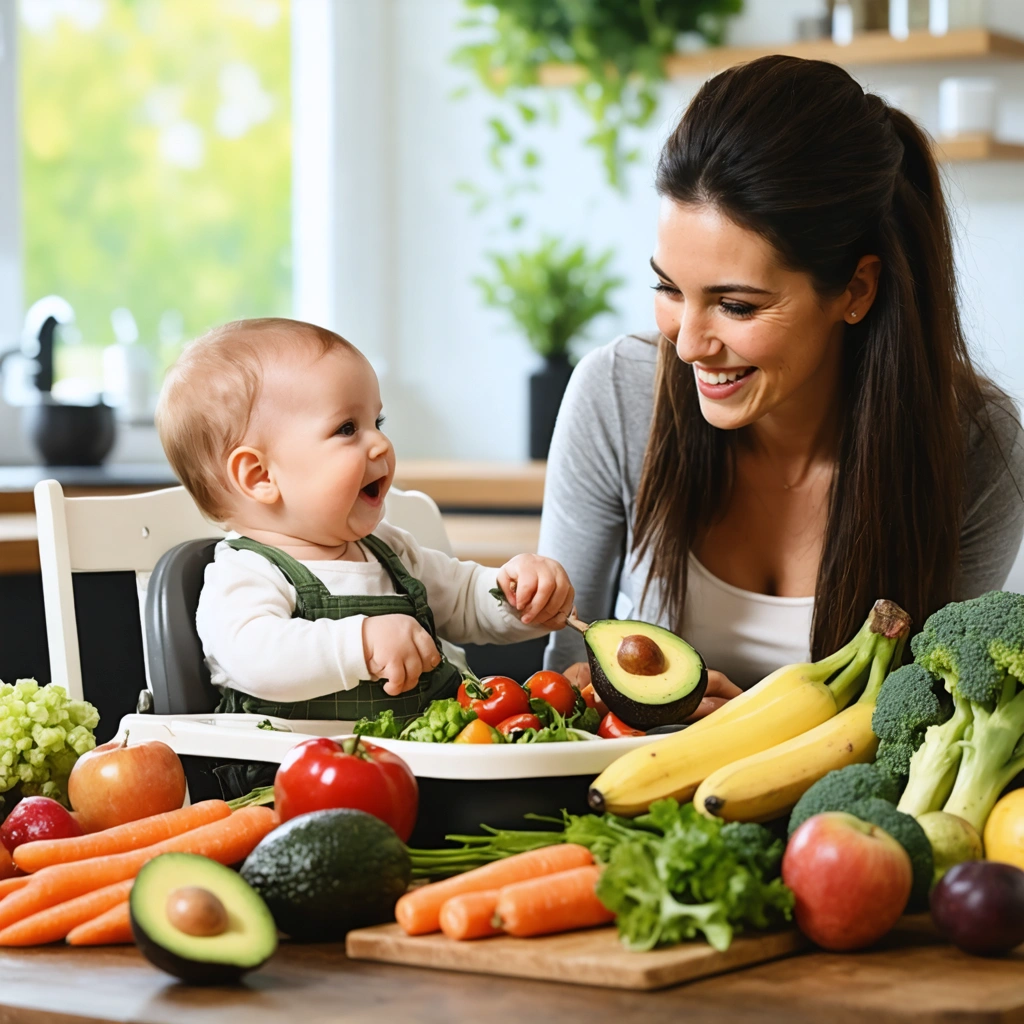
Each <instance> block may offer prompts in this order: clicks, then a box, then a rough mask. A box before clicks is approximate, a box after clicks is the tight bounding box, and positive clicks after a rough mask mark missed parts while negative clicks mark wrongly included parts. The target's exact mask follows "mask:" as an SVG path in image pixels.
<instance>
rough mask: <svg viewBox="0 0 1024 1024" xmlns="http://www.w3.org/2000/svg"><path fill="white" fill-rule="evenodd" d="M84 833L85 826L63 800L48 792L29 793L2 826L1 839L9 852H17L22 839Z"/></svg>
mask: <svg viewBox="0 0 1024 1024" xmlns="http://www.w3.org/2000/svg"><path fill="white" fill-rule="evenodd" d="M81 834H82V826H81V825H79V824H78V822H77V821H75V819H74V818H72V817H71V814H70V813H69V812H68V809H67V808H66V807H64V806H63V805H62V804H59V803H57V801H56V800H51V799H50V798H49V797H48V796H27V797H25V799H24V800H21V801H19V802H18V803H17V804H15V806H14V810H12V811H11V813H10V814H8V815H7V820H6V821H5V822H4V823H3V826H2V827H0V843H2V844H3V845H4V847H6V849H7V852H8V853H14V851H15V850H16V849H17V848H18V847H19V846H21V844H22V843H31V842H35V841H36V840H37V839H70V838H71V837H72V836H80V835H81Z"/></svg>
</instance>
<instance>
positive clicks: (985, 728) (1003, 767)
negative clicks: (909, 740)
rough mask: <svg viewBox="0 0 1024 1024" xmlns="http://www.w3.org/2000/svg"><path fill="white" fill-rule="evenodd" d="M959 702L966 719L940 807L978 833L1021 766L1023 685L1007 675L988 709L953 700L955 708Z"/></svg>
mask: <svg viewBox="0 0 1024 1024" xmlns="http://www.w3.org/2000/svg"><path fill="white" fill-rule="evenodd" d="M962 705H966V706H967V708H968V710H967V711H966V712H965V717H966V716H971V718H972V720H971V721H970V724H969V725H968V726H967V728H966V729H965V731H964V737H963V740H962V741H961V742H960V744H959V746H960V747H962V749H963V757H962V759H961V761H960V770H959V771H958V772H957V773H956V781H955V782H954V783H953V787H952V791H951V792H950V794H949V799H948V800H947V801H946V804H945V806H944V807H943V808H942V809H943V810H944V811H946V813H947V814H957V815H959V816H960V817H961V818H963V819H964V820H965V821H969V822H970V823H971V824H972V825H973V826H974V827H975V828H976V829H977V830H978V832H979V833H981V832H982V830H983V829H984V827H985V821H986V819H987V818H988V816H989V812H990V811H991V810H992V807H993V805H994V804H995V802H996V800H998V799H999V795H1000V793H1002V791H1003V790H1004V789H1005V788H1006V787H1007V786H1008V785H1009V783H1010V782H1011V781H1012V780H1013V777H1014V776H1015V775H1016V774H1017V773H1018V772H1021V771H1024V739H1022V737H1024V689H1021V688H1020V686H1019V684H1018V682H1017V680H1016V679H1014V678H1013V677H1012V676H1007V677H1006V679H1005V681H1004V682H1003V686H1002V691H1001V693H1000V695H999V697H998V699H997V700H996V704H995V707H994V708H993V709H992V710H991V711H990V710H989V709H988V708H986V707H985V705H983V704H967V702H965V701H963V700H962V699H960V700H958V701H957V708H958V710H959V708H960V707H961V706H962ZM954 717H955V716H954Z"/></svg>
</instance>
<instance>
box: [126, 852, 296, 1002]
mask: <svg viewBox="0 0 1024 1024" xmlns="http://www.w3.org/2000/svg"><path fill="white" fill-rule="evenodd" d="M128 906H129V910H130V912H131V921H132V935H133V936H134V937H135V943H136V945H137V946H138V947H139V949H140V950H141V951H142V953H143V954H144V955H145V956H146V958H147V959H148V960H149V961H150V962H151V963H152V964H154V965H155V966H156V967H159V968H160V969H161V970H164V971H166V972H167V973H168V974H173V975H174V976H175V977H176V978H180V979H181V980H182V981H186V982H189V983H190V984H193V985H223V984H229V983H231V982H235V981H238V979H239V978H241V977H242V975H243V974H246V973H247V972H249V971H252V970H255V969H256V968H257V967H259V966H260V965H261V964H263V963H264V962H266V960H267V959H269V957H270V956H271V955H272V954H273V952H274V950H275V949H277V926H276V925H275V924H274V918H273V917H272V916H271V914H270V911H269V910H268V909H267V905H266V903H264V902H263V900H262V898H261V897H260V896H259V895H258V894H257V893H256V892H255V891H254V890H253V888H252V886H250V885H249V884H248V883H247V882H246V881H245V880H244V879H243V878H242V877H241V875H239V874H237V873H236V872H234V871H232V870H231V869H230V868H226V867H224V865H223V864H218V863H217V862H216V861H214V860H210V859H209V858H208V857H200V856H198V855H196V854H193V853H163V854H161V855H160V856H159V857H154V858H153V859H152V860H151V861H149V863H147V864H146V865H145V866H144V867H143V868H142V870H141V871H140V872H139V875H138V877H137V878H136V880H135V884H134V885H133V886H132V891H131V896H130V898H129V901H128Z"/></svg>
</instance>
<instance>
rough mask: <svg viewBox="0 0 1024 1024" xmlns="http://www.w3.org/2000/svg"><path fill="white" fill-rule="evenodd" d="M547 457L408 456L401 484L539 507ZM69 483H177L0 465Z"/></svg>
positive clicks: (440, 499)
mask: <svg viewBox="0 0 1024 1024" xmlns="http://www.w3.org/2000/svg"><path fill="white" fill-rule="evenodd" d="M545 468H546V464H545V463H544V462H462V461H459V460H449V459H403V460H401V461H400V462H399V463H398V467H397V469H396V472H395V485H396V486H398V487H402V488H404V489H405V490H417V491H425V492H426V493H427V494H429V495H430V496H431V497H432V498H433V499H434V501H436V502H437V503H438V505H440V506H441V507H442V508H445V509H454V508H460V509H461V508H472V509H482V508H487V509H494V510H500V509H506V510H515V511H536V510H539V509H540V506H541V503H542V501H543V499H544V471H545ZM49 479H56V480H58V481H60V483H61V484H62V485H63V486H64V487H66V488H76V489H77V488H89V489H93V488H95V489H103V488H118V489H119V488H122V487H138V488H151V487H173V486H174V485H175V484H176V483H177V482H178V481H177V479H176V478H175V476H174V474H173V473H172V472H171V468H170V466H168V465H167V463H166V462H153V463H127V462H124V463H116V462H112V463H106V464H104V465H102V466H0V492H31V491H32V488H33V487H35V485H36V484H37V483H39V481H40V480H49Z"/></svg>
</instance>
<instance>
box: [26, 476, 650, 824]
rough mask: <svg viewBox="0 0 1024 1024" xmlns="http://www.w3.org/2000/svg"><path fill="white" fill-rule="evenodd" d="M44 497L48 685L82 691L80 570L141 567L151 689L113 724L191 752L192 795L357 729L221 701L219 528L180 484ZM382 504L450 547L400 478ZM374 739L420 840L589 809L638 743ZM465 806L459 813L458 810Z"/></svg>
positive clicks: (430, 506)
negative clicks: (410, 803)
mask: <svg viewBox="0 0 1024 1024" xmlns="http://www.w3.org/2000/svg"><path fill="white" fill-rule="evenodd" d="M35 503H36V516H37V520H38V530H39V560H40V566H41V571H42V581H43V601H44V607H45V615H46V630H47V644H48V647H49V653H50V664H51V680H52V682H54V683H58V684H60V685H62V686H64V687H66V688H67V691H68V693H69V695H70V696H72V697H74V698H77V699H82V698H83V697H84V696H85V694H84V692H83V685H82V669H81V660H80V656H79V641H78V629H77V624H76V616H75V604H74V592H73V588H72V575H73V574H74V573H76V572H112V571H125V570H129V571H132V572H134V573H135V574H136V580H137V586H138V590H139V595H140V614H141V616H142V626H143V629H142V634H143V649H144V657H145V661H146V679H147V689H146V690H145V691H143V693H142V694H141V695H140V701H139V712H138V713H135V714H129V715H125V716H124V717H123V718H122V719H121V723H120V727H119V730H118V734H117V735H118V736H119V737H121V736H124V734H125V733H126V732H130V734H131V737H132V739H133V740H143V739H158V740H161V741H163V742H164V743H167V744H168V746H170V747H171V748H172V749H173V750H174V751H175V752H176V753H177V754H178V755H179V756H181V757H182V760H183V763H184V764H185V771H186V777H187V779H188V782H189V792H190V796H191V797H192V799H203V798H206V797H209V796H219V795H220V794H219V792H215V791H212V790H211V789H210V786H211V784H212V783H213V779H212V776H210V775H209V772H208V770H207V769H208V766H209V763H210V762H212V761H217V760H219V761H226V760H227V761H231V760H238V761H246V762H253V761H259V762H266V763H268V764H279V763H280V762H281V760H282V759H283V758H284V756H285V755H286V754H287V752H288V751H289V750H290V749H291V748H292V747H293V746H295V744H296V743H299V742H301V741H302V740H304V739H308V738H309V737H310V736H345V735H350V734H351V727H352V725H353V723H351V722H331V721H321V720H315V721H307V720H294V719H292V720H284V719H277V718H271V719H267V718H265V717H264V716H258V715H242V714H232V715H218V714H215V713H214V712H213V708H214V707H215V706H216V702H217V698H218V694H217V692H216V690H215V688H214V687H212V686H211V685H210V682H209V674H208V672H207V670H206V666H205V664H204V662H203V657H202V648H201V645H200V642H199V638H198V635H197V634H196V630H195V609H196V603H197V602H198V597H199V590H200V588H201V586H202V579H203V571H204V569H205V566H206V565H207V564H208V563H209V562H210V561H211V560H212V558H213V549H214V547H215V545H216V543H217V541H218V540H220V539H221V538H222V537H223V536H224V532H223V531H222V530H221V529H220V527H218V526H216V525H215V524H213V523H211V522H210V521H209V520H207V519H206V518H205V517H204V516H203V515H202V513H201V512H200V511H199V509H198V508H197V507H196V505H195V503H194V502H193V501H192V499H191V497H189V495H188V493H187V492H186V491H185V489H184V488H183V487H172V488H169V489H166V490H161V491H153V492H149V493H145V494H136V495H130V496H116V497H91V498H66V497H65V496H64V492H63V490H62V488H61V486H60V484H59V483H58V482H57V481H55V480H44V481H41V482H40V483H39V484H37V485H36V488H35ZM385 507H386V516H387V519H388V521H389V522H391V523H392V524H394V525H395V526H398V527H400V528H402V529H404V530H407V531H408V532H409V533H411V534H412V535H413V536H414V537H415V538H416V539H417V540H418V541H419V543H420V544H422V545H424V546H426V547H433V548H436V549H439V550H442V551H445V552H447V553H449V554H450V553H451V545H450V542H449V540H448V536H447V533H446V531H445V527H444V522H443V520H442V518H441V513H440V510H439V509H438V507H437V505H436V504H435V503H434V501H433V500H432V499H431V498H430V497H428V496H427V495H425V494H422V493H420V492H418V491H406V492H402V491H398V490H395V489H392V490H391V491H390V492H389V494H388V496H387V498H386V502H385ZM445 653H446V656H447V657H449V658H450V659H452V660H454V661H455V662H456V664H458V665H459V666H460V667H461V668H463V669H465V662H464V660H462V652H461V651H460V650H459V648H457V647H453V646H451V645H449V644H445ZM268 726H269V727H268ZM640 739H641V740H642V738H640ZM373 742H375V743H377V744H379V745H381V746H385V747H389V748H391V749H392V750H395V751H396V752H398V753H400V754H401V756H402V757H403V758H404V759H405V760H406V762H407V763H408V764H409V766H410V768H411V769H412V770H413V772H414V773H415V775H416V776H417V778H418V779H419V782H420V804H421V815H420V819H421V826H420V827H418V828H417V834H416V837H414V838H418V841H421V842H424V841H435V840H438V839H439V838H440V836H441V835H442V834H443V832H444V831H453V830H458V829H462V830H463V831H465V830H466V829H467V828H475V825H476V824H477V823H479V822H481V821H488V822H491V823H493V824H500V823H501V822H502V821H506V822H508V823H510V824H514V825H516V826H517V827H518V826H519V825H521V824H522V820H521V815H522V814H524V813H526V812H528V811H536V810H543V809H544V807H545V806H547V804H549V803H550V804H551V807H550V808H549V809H553V810H556V811H557V809H558V808H560V807H562V806H577V808H579V807H580V806H582V807H585V795H586V786H587V783H588V781H589V780H590V779H592V778H593V776H594V775H596V774H597V773H599V772H601V771H602V770H603V769H604V768H605V767H606V766H607V765H608V764H610V763H611V761H612V760H614V759H615V757H617V756H618V755H619V754H621V753H623V752H624V750H626V749H629V747H631V746H634V745H636V744H637V740H636V739H620V740H601V741H600V742H579V743H549V744H537V745H509V746H507V747H497V748H495V747H489V746H473V745H468V744H467V745H462V746H452V745H451V744H434V743H408V742H404V741H399V740H380V739H375V740H374V741H373ZM204 766H207V767H206V768H204ZM525 780H530V781H529V782H526V781H525ZM566 787H568V789H567V788H566ZM570 795H571V798H570ZM581 802H582V803H581ZM456 812H458V813H459V814H461V815H462V816H463V817H462V818H460V819H458V820H455V819H453V817H452V816H453V814H454V813H456ZM439 830H440V831H439Z"/></svg>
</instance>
